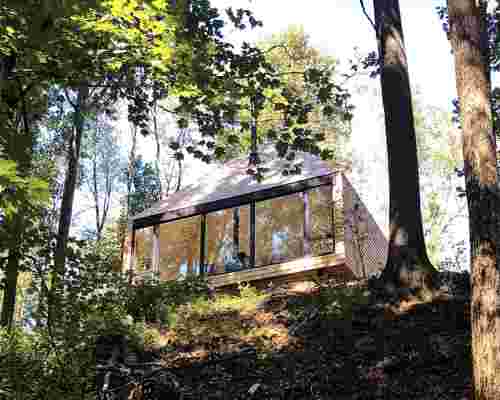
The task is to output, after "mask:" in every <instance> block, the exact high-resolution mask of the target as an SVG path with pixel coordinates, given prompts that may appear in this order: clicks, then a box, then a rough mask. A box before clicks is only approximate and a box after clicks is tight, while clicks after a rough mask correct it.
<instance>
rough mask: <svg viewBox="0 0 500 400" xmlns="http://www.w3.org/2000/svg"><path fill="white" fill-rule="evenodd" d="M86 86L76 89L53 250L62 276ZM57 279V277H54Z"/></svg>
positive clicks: (56, 264)
mask: <svg viewBox="0 0 500 400" xmlns="http://www.w3.org/2000/svg"><path fill="white" fill-rule="evenodd" d="M88 94H89V91H88V86H85V85H83V86H81V87H80V88H79V89H78V97H77V103H76V104H74V109H75V110H74V117H73V127H72V132H71V135H70V138H69V143H68V144H69V145H68V149H67V151H68V169H67V171H66V177H65V180H64V192H63V196H62V202H61V214H60V217H59V228H58V234H57V243H56V248H55V256H54V258H55V268H56V274H59V275H60V276H61V275H62V274H64V269H65V267H64V266H65V262H66V245H67V242H68V237H69V229H70V226H71V217H72V214H73V201H74V197H75V191H76V184H77V179H78V170H79V163H80V145H81V140H82V135H83V131H84V123H85V117H84V113H85V111H86V105H87V100H88ZM56 279H57V277H56Z"/></svg>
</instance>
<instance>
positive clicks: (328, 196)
mask: <svg viewBox="0 0 500 400" xmlns="http://www.w3.org/2000/svg"><path fill="white" fill-rule="evenodd" d="M309 207H310V216H311V245H312V255H313V256H320V255H323V254H328V253H332V252H333V251H334V245H335V243H334V237H333V216H334V214H333V202H332V187H331V186H321V187H319V188H316V189H313V190H311V191H309Z"/></svg>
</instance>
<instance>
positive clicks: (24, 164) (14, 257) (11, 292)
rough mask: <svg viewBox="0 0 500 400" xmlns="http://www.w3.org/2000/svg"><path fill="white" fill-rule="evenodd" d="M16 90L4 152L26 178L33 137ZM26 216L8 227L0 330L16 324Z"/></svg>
mask: <svg viewBox="0 0 500 400" xmlns="http://www.w3.org/2000/svg"><path fill="white" fill-rule="evenodd" d="M13 68H14V62H13V61H12V60H11V61H10V62H9V63H7V64H5V65H4V66H3V70H2V71H1V74H2V77H1V79H0V80H2V81H3V83H6V82H7V80H8V77H9V75H10V73H11V72H12V70H13ZM5 86H6V85H5ZM5 86H2V87H0V99H3V97H4V95H5V93H3V92H2V89H5ZM7 90H8V89H7ZM19 90H20V91H19V93H20V96H21V97H20V98H17V102H18V103H20V109H18V110H17V111H16V112H18V113H19V118H17V117H16V116H14V113H12V114H11V113H9V115H10V114H11V115H12V117H13V118H15V119H16V120H18V121H19V123H18V124H17V126H16V124H13V126H14V127H15V132H6V138H7V140H6V151H7V154H8V155H9V157H11V158H12V159H13V160H14V161H16V163H17V174H18V175H19V176H21V177H28V176H30V174H31V163H32V156H33V135H32V132H31V124H30V116H29V115H28V107H27V103H26V93H23V88H22V87H20V88H19ZM12 92H13V91H12ZM25 213H26V210H25V209H24V207H22V206H21V207H20V208H19V210H18V211H17V214H16V215H15V216H14V218H13V221H12V223H11V226H10V227H9V231H10V232H9V235H10V237H9V245H8V248H9V255H8V259H7V270H6V276H5V278H6V279H5V287H4V296H3V302H2V303H3V304H2V313H1V315H0V326H4V327H6V328H7V329H11V328H12V327H13V326H14V322H15V321H14V313H15V309H16V295H17V278H18V276H19V270H20V261H21V257H22V254H21V249H22V246H23V241H24V237H23V236H24V235H23V233H24V229H25Z"/></svg>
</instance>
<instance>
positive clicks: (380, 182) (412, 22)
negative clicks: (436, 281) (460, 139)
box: [80, 0, 496, 226]
mask: <svg viewBox="0 0 500 400" xmlns="http://www.w3.org/2000/svg"><path fill="white" fill-rule="evenodd" d="M364 2H365V5H366V9H367V12H368V14H369V15H370V17H371V18H372V19H373V7H372V5H373V0H364ZM490 3H491V5H492V6H493V3H496V1H491V2H490ZM211 4H212V5H213V6H214V7H217V8H219V9H221V10H223V9H225V8H227V7H229V6H231V7H233V8H248V9H250V10H252V11H253V12H254V14H255V16H256V17H257V18H258V19H260V20H262V21H263V24H264V26H263V27H262V28H256V29H254V30H253V31H251V32H249V31H248V30H246V31H245V32H244V33H242V32H239V31H236V30H235V29H228V30H226V32H225V34H226V38H227V39H228V40H230V41H232V42H234V44H236V45H237V44H240V43H241V42H242V41H243V40H245V41H247V42H256V41H259V40H262V39H266V38H268V37H269V36H271V35H272V34H276V33H279V32H283V31H286V29H287V27H288V26H290V25H302V26H303V27H304V31H305V32H306V33H307V34H308V35H309V36H310V42H311V44H312V45H313V46H314V47H316V48H318V49H319V50H320V51H321V52H322V53H323V54H325V55H330V56H334V57H336V58H337V59H338V60H339V61H340V62H341V66H342V65H344V66H346V65H347V61H348V60H349V59H350V58H353V56H354V54H355V51H354V48H357V49H358V53H360V54H366V53H368V52H371V51H376V50H377V44H376V40H375V32H374V30H373V28H372V26H371V24H370V22H369V21H368V19H367V18H366V16H365V15H364V14H363V12H362V8H361V6H360V2H359V0H308V1H307V2H304V1H303V0H302V1H299V0H211ZM445 4H446V0H400V8H401V14H402V23H403V31H404V39H405V46H406V50H407V58H408V68H409V73H410V83H411V85H412V87H413V89H416V90H418V95H419V96H418V97H419V99H420V100H421V101H422V102H423V103H424V104H426V105H429V106H430V105H433V106H437V107H440V108H442V109H446V110H448V111H451V110H452V103H451V101H452V99H454V98H456V87H455V71H454V65H453V64H454V60H453V56H452V54H451V48H450V44H449V42H448V40H447V38H446V34H445V33H444V31H443V29H442V22H441V21H440V20H439V18H438V15H437V12H436V7H438V6H444V5H445ZM493 80H494V81H495V80H496V77H493ZM364 83H365V84H366V86H367V87H368V90H370V92H371V94H373V93H380V81H379V79H378V78H377V79H366V80H365V82H364ZM379 97H380V96H377V95H375V96H374V95H370V96H363V95H362V94H359V93H358V94H355V95H354V96H353V99H352V100H353V103H354V105H355V106H356V109H355V113H354V120H353V132H352V135H351V141H352V148H353V163H354V162H356V161H357V162H359V163H360V164H363V165H367V166H368V167H367V168H366V169H364V170H363V172H360V173H359V174H360V176H358V177H356V176H355V174H354V176H353V177H352V179H353V184H354V185H356V184H357V182H356V180H357V179H358V180H359V182H361V181H363V182H365V183H366V182H369V184H368V186H369V187H368V186H366V184H365V187H363V188H361V186H359V189H360V192H361V197H362V201H363V202H364V203H365V204H366V205H367V206H368V208H369V209H370V211H371V212H372V213H373V214H374V217H375V219H376V220H377V222H378V223H379V224H380V225H381V226H383V225H387V214H388V179H387V164H386V162H387V160H386V144H385V132H384V129H383V120H382V121H381V117H380V116H381V115H383V107H382V101H381V98H379ZM122 130H123V131H124V130H127V132H128V127H127V124H125V125H123V128H122ZM367 133H369V134H367ZM128 136H129V135H127V134H125V137H128ZM122 137H123V136H122ZM153 146H154V144H153V140H152V138H149V139H143V138H141V140H140V144H139V151H140V152H141V153H142V154H143V156H144V158H146V159H148V158H150V159H152V158H153V155H154V151H153ZM202 168H206V166H203V167H200V168H199V169H200V170H201V169H202ZM197 169H198V168H196V167H195V168H191V171H190V176H189V178H188V179H185V183H189V182H186V181H187V180H190V181H193V180H196V179H197V178H196V177H197V172H198V171H197ZM359 185H361V183H359ZM361 189H362V190H361ZM93 218H94V217H93V215H92V216H91V215H86V216H83V218H82V219H81V220H80V222H83V221H85V220H87V221H90V223H92V221H93ZM83 224H85V222H83Z"/></svg>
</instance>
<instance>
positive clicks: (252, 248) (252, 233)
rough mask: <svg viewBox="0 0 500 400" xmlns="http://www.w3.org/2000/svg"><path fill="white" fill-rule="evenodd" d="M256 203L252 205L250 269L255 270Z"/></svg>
mask: <svg viewBox="0 0 500 400" xmlns="http://www.w3.org/2000/svg"><path fill="white" fill-rule="evenodd" d="M255 213H256V211H255V202H252V203H250V268H255V245H256V229H255V224H256V215H255Z"/></svg>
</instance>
